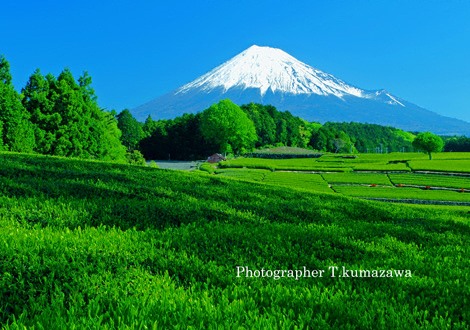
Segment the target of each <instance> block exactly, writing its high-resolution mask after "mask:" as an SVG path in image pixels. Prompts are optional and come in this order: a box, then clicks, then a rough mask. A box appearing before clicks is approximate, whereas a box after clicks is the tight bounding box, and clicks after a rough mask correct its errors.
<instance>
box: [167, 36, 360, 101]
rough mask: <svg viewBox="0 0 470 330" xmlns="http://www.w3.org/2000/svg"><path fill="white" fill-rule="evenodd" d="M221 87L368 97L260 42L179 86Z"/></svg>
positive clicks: (183, 91)
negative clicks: (260, 44)
mask: <svg viewBox="0 0 470 330" xmlns="http://www.w3.org/2000/svg"><path fill="white" fill-rule="evenodd" d="M217 87H222V88H223V89H224V91H227V90H229V89H230V88H243V89H247V88H256V89H259V90H260V94H261V96H263V95H265V94H266V91H268V90H270V91H271V92H273V93H275V92H281V93H290V94H317V95H324V96H326V95H334V96H336V97H342V96H344V95H346V94H347V95H354V96H357V97H367V94H366V93H365V92H364V91H363V90H361V89H359V88H356V87H353V86H350V85H348V84H346V83H345V82H343V81H341V80H339V79H337V78H335V77H334V76H332V75H330V74H328V73H324V72H322V71H320V70H317V69H315V68H312V67H311V66H309V65H307V64H305V63H302V62H300V61H299V60H297V59H295V58H294V57H292V56H291V55H289V54H287V53H286V52H284V51H282V50H281V49H277V48H271V47H259V46H256V45H254V46H251V47H250V48H248V49H247V50H245V51H243V52H242V53H240V54H238V55H237V56H235V57H233V58H232V59H230V60H229V61H227V62H225V63H224V64H222V65H220V66H218V67H216V68H215V69H213V70H212V71H210V72H209V73H207V74H205V75H203V76H201V77H200V78H198V79H196V80H194V81H193V82H190V83H189V84H186V85H184V86H183V87H181V88H179V89H178V90H177V91H176V94H179V93H185V92H188V91H190V90H191V89H200V90H203V91H209V90H213V89H216V88H217Z"/></svg>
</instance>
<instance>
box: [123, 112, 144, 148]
mask: <svg viewBox="0 0 470 330" xmlns="http://www.w3.org/2000/svg"><path fill="white" fill-rule="evenodd" d="M116 118H117V121H118V128H119V129H120V130H121V133H122V135H121V142H122V144H123V145H124V146H125V147H126V148H127V151H133V150H135V149H137V147H138V145H139V142H140V141H141V140H142V139H143V138H144V136H145V133H144V130H143V129H142V124H141V123H139V122H138V121H137V119H135V118H134V116H132V114H131V112H130V111H129V110H128V109H124V110H122V111H121V112H120V113H119V114H118V115H117V116H116Z"/></svg>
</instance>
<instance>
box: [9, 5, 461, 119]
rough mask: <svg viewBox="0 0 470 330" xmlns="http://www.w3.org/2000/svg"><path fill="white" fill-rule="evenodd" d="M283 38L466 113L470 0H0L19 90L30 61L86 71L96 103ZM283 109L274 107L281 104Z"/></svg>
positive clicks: (356, 72)
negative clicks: (90, 80) (91, 82)
mask: <svg viewBox="0 0 470 330" xmlns="http://www.w3.org/2000/svg"><path fill="white" fill-rule="evenodd" d="M253 44H257V45H260V46H271V47H277V48H281V49H283V50H284V51H286V52H288V53H289V54H291V55H292V56H294V57H296V58H297V59H299V60H301V61H303V62H305V63H307V64H309V65H311V66H314V67H316V68H318V69H320V70H323V71H326V72H328V73H331V74H333V75H335V76H336V77H338V78H340V79H342V80H345V81H346V82H348V83H350V84H352V85H355V86H358V87H360V88H364V89H381V88H385V89H387V90H388V91H390V92H391V93H392V94H395V95H397V96H399V97H401V98H403V99H405V100H408V101H410V102H413V103H416V104H417V105H420V106H422V107H425V108H427V109H429V110H432V111H435V112H437V113H440V114H443V115H447V116H451V117H456V118H459V119H463V120H466V121H470V97H469V96H470V1H467V0H389V1H381V0H351V1H346V0H345V1H339V0H323V1H313V0H312V1H296V0H290V1H275V0H272V1H266V0H261V1H260V0H256V1H255V0H249V1H246V0H237V1H235V0H231V1H224V0H217V1H209V0H206V1H197V0H193V1H177V0H174V1H163V0H162V1H139V0H134V1H123V0H113V1H108V0H100V1H96V0H95V1H91V0H83V1H63V0H61V1H56V0H54V1H48V0H43V1H36V0H34V1H33V0H25V1H10V0H6V1H2V4H1V6H0V54H3V55H5V56H6V58H7V60H8V61H9V62H10V64H11V67H12V73H13V79H14V84H15V86H16V88H17V89H18V90H19V89H21V88H22V87H23V86H24V85H25V83H26V81H27V79H28V77H29V76H30V75H31V74H32V73H33V72H34V70H35V69H36V68H40V69H41V71H42V72H43V73H44V74H45V73H49V72H50V73H53V74H55V75H57V74H59V73H60V71H61V70H62V69H63V68H65V67H68V68H70V69H71V70H72V72H73V73H74V75H75V76H76V77H78V76H79V75H80V74H81V73H82V72H83V71H88V72H89V74H90V75H91V76H92V78H93V87H94V88H95V91H96V94H97V95H98V101H99V104H100V106H101V107H103V108H107V109H115V110H117V111H121V110H122V109H124V108H133V107H136V106H138V105H140V104H142V103H145V102H147V101H149V100H151V99H154V98H156V97H158V96H160V95H162V94H164V93H167V92H169V91H171V90H173V89H175V88H177V87H179V86H181V85H183V84H185V83H187V82H189V81H191V80H193V79H195V78H197V77H198V76H200V75H202V74H204V73H206V72H207V71H209V70H211V69H212V68H214V67H215V66H217V65H219V64H221V63H223V62H224V61H226V60H228V59H230V58H231V57H233V56H235V55H236V54H238V53H239V52H241V51H243V50H244V49H246V48H248V47H249V46H251V45H253ZM280 110H282V109H280Z"/></svg>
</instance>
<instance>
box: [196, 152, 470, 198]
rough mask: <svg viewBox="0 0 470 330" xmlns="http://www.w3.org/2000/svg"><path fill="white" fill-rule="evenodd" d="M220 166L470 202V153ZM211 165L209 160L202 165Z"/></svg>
mask: <svg viewBox="0 0 470 330" xmlns="http://www.w3.org/2000/svg"><path fill="white" fill-rule="evenodd" d="M216 167H217V169H216ZM216 167H214V166H212V168H211V170H209V171H210V172H212V173H214V174H216V175H220V176H226V177H234V178H239V179H244V180H249V181H256V182H260V183H266V184H274V185H281V186H288V187H291V188H296V189H303V190H310V191H317V192H330V193H339V194H342V195H346V196H353V197H360V198H380V199H386V200H390V201H392V200H397V201H400V200H401V201H404V200H406V201H408V202H413V201H416V202H420V201H425V202H426V203H432V202H433V201H435V203H444V204H446V202H448V204H453V203H463V205H467V204H468V203H470V194H469V192H470V172H469V171H470V153H439V154H436V155H435V159H434V160H432V161H430V160H429V159H427V156H426V155H424V154H420V153H409V154H408V153H406V154H404V153H391V154H359V155H356V156H354V157H351V156H350V155H336V154H326V155H323V156H321V157H319V158H299V159H262V158H237V159H233V160H229V161H224V162H221V163H219V164H218V166H216ZM208 168H210V165H208V164H207V165H204V166H203V167H202V169H203V170H204V169H206V170H207V169H208ZM468 205H470V204H468Z"/></svg>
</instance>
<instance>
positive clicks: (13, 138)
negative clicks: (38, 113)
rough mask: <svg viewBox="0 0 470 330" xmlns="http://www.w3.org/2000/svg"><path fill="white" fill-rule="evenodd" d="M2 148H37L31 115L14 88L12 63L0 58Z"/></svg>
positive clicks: (0, 136) (0, 138)
mask: <svg viewBox="0 0 470 330" xmlns="http://www.w3.org/2000/svg"><path fill="white" fill-rule="evenodd" d="M0 132H1V135H0V140H1V141H2V142H1V143H0V148H2V149H5V150H10V151H18V152H31V151H33V149H34V146H35V138H34V131H33V126H32V125H31V122H30V121H29V115H28V113H27V111H26V110H25V108H24V107H23V104H22V103H21V98H20V95H19V94H18V92H16V90H15V89H14V87H13V84H12V76H11V73H10V63H8V61H7V60H6V59H5V57H3V56H0Z"/></svg>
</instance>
